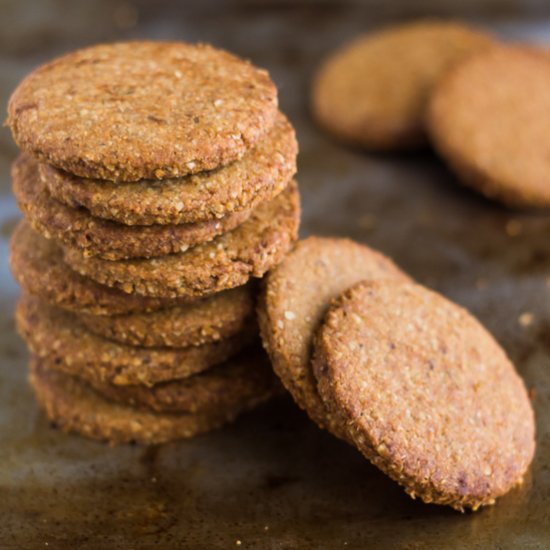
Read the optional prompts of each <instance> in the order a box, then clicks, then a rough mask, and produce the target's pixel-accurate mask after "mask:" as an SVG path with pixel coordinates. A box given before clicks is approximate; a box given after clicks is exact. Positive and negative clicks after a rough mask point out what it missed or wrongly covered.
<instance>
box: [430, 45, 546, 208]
mask: <svg viewBox="0 0 550 550" xmlns="http://www.w3.org/2000/svg"><path fill="white" fill-rule="evenodd" d="M549 110H550V58H549V57H548V56H547V55H540V54H537V53H536V52H534V51H533V50H532V49H531V48H526V47H506V46H502V47H499V48H494V49H492V50H490V51H487V52H483V53H479V54H477V55H475V56H472V57H471V58H470V59H468V60H467V61H466V62H464V63H462V64H460V65H459V66H457V67H456V68H455V69H454V70H452V71H451V72H450V73H449V74H448V75H447V76H446V77H445V78H443V80H442V81H441V82H440V83H439V85H438V86H437V87H436V89H435V91H434V95H433V97H432V100H431V103H430V109H429V117H428V122H429V129H430V134H431V137H432V140H433V143H434V146H435V147H436V149H437V150H438V151H439V153H440V154H441V155H442V156H443V157H444V158H445V159H446V160H447V161H448V162H449V164H450V165H451V166H452V167H453V168H455V169H456V171H457V173H458V174H459V175H460V176H462V178H461V179H462V180H463V182H464V183H466V184H469V185H471V186H472V187H474V188H476V189H478V190H479V191H481V192H483V193H484V194H485V195H487V196H488V197H491V198H496V199H499V200H502V201H503V202H505V203H507V204H510V205H512V206H527V207H546V208H547V207H549V206H550V152H549V146H548V143H550V129H549V128H548V125H547V124H546V116H547V114H548V112H549ZM464 136H468V139H464Z"/></svg>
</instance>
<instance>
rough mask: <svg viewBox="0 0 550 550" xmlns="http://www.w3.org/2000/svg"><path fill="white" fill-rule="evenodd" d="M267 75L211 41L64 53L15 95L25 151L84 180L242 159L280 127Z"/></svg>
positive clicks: (13, 106) (170, 172)
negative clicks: (275, 126) (271, 129)
mask: <svg viewBox="0 0 550 550" xmlns="http://www.w3.org/2000/svg"><path fill="white" fill-rule="evenodd" d="M276 111H277V91H276V88H275V85H274V84H273V82H272V81H271V79H270V78H269V75H268V74H267V72H266V71H264V70H261V69H258V68H256V67H254V66H253V65H251V64H250V63H248V62H247V61H244V60H242V59H239V58H238V57H236V56H234V55H231V54H229V53H227V52H225V51H222V50H218V49H216V48H213V47H212V46H209V45H206V44H196V45H195V44H186V43H178V42H148V41H144V42H122V43H114V44H101V45H97V46H93V47H90V48H85V49H82V50H78V51H75V52H73V53H70V54H68V55H65V56H63V57H60V58H58V59H56V60H54V61H52V62H50V63H47V64H46V65H43V66H42V67H39V68H38V69H36V70H35V71H33V72H32V73H31V74H29V75H28V76H27V77H26V78H25V79H24V80H23V81H22V82H21V84H20V85H19V86H18V87H17V89H16V90H15V91H14V93H13V94H12V96H11V98H10V101H9V104H8V125H9V126H10V128H11V130H12V133H13V135H14V138H15V141H16V142H17V144H18V145H19V147H20V148H21V149H23V150H24V151H26V152H29V153H32V154H33V155H35V156H37V157H38V158H40V159H41V160H43V161H44V162H47V163H49V164H53V165H54V166H57V167H59V168H63V169H65V170H67V171H68V172H71V173H73V174H78V175H79V176H83V177H90V178H100V179H107V180H112V181H134V180H139V179H141V178H153V179H164V178H168V177H179V176H183V175H185V174H189V173H195V172H199V171H202V170H210V169H213V168H216V167H218V166H220V165H223V164H227V163H228V162H232V161H234V160H237V159H239V158H241V157H242V156H243V155H244V153H245V152H246V150H248V149H249V148H250V147H251V146H252V145H254V144H255V143H256V142H257V141H258V140H259V139H260V138H261V137H262V136H263V134H264V133H265V132H266V131H267V130H268V129H269V127H270V126H271V125H272V123H273V120H274V118H275V114H276Z"/></svg>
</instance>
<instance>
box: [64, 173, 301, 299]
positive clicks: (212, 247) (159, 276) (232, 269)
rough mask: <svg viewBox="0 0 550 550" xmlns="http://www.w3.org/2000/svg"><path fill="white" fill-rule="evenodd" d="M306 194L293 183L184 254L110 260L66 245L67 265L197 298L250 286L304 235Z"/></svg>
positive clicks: (118, 284) (149, 291) (146, 292)
mask: <svg viewBox="0 0 550 550" xmlns="http://www.w3.org/2000/svg"><path fill="white" fill-rule="evenodd" d="M299 223H300V196H299V193H298V187H297V185H296V183H295V182H294V181H293V182H291V183H290V184H289V186H288V188H287V189H285V191H283V192H282V193H281V194H280V195H278V196H277V197H275V198H274V199H273V200H271V201H270V202H267V203H264V204H261V205H260V206H258V208H256V210H254V211H253V213H252V214H251V216H250V218H249V219H248V220H247V221H246V222H244V223H243V224H241V225H239V227H237V228H236V229H234V230H233V231H230V232H228V233H225V234H224V235H220V236H219V237H216V238H215V239H214V240H213V241H211V242H209V243H205V244H201V245H198V246H195V247H194V248H191V249H190V250H188V251H187V252H183V253H181V254H172V255H169V256H161V257H160V258H152V259H144V260H139V259H137V260H120V261H116V262H110V261H108V260H101V259H99V258H86V257H85V256H84V255H83V254H82V253H81V252H80V250H78V249H76V248H70V247H66V246H65V247H64V248H63V250H64V259H65V261H66V262H67V263H68V264H69V265H70V266H71V267H72V268H73V269H75V270H76V271H78V272H79V273H80V274H81V275H84V276H86V277H90V278H92V279H94V280H96V281H97V282H99V283H102V284H105V285H108V286H111V287H115V288H120V289H122V290H123V291H124V292H128V293H136V294H140V295H143V296H153V297H163V298H170V297H177V296H185V297H188V298H193V297H195V298H197V297H203V296H209V295H211V294H214V293H216V292H220V291H222V290H226V289H229V288H234V287H236V286H240V285H243V284H245V283H246V282H247V281H248V280H249V279H250V278H251V277H262V276H263V274H264V273H265V272H266V271H267V270H269V269H271V268H272V267H274V266H275V265H277V264H278V263H279V262H280V261H281V259H282V258H283V256H284V255H285V254H286V252H287V251H288V249H289V248H290V246H291V245H292V243H293V242H294V241H295V240H296V238H297V235H298V226H299Z"/></svg>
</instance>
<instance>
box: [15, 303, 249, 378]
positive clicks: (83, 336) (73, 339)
mask: <svg viewBox="0 0 550 550" xmlns="http://www.w3.org/2000/svg"><path fill="white" fill-rule="evenodd" d="M16 321H17V328H18V330H19V333H20V334H21V336H22V337H23V338H24V339H25V341H26V342H27V344H28V346H29V348H30V349H31V351H32V353H34V354H35V355H37V356H38V357H45V358H47V359H48V361H52V362H54V363H56V364H57V365H59V366H60V368H61V367H64V368H65V369H66V372H67V373H68V374H71V375H73V376H79V377H80V378H83V379H85V380H93V381H98V382H109V383H112V384H117V385H122V386H124V385H131V384H143V385H146V386H150V385H153V384H158V383H160V382H164V381H166V380H172V379H176V378H185V377H187V376H191V375H192V374H196V373H198V372H202V371H204V370H206V369H208V368H209V367H212V366H214V365H217V364H220V363H222V362H223V361H225V360H226V359H228V358H229V357H231V356H232V355H234V354H235V353H236V352H237V351H239V350H240V349H241V348H242V347H244V346H245V345H246V344H247V343H248V341H249V340H250V338H251V337H252V334H251V332H253V331H252V330H251V331H249V332H248V334H245V333H243V334H239V335H237V336H234V337H233V338H226V339H225V340H222V341H220V342H216V343H211V344H205V345H202V346H189V347H187V348H177V349H175V348H140V347H135V346H126V345H124V344H118V343H116V342H111V341H109V340H107V339H105V338H101V337H99V336H96V335H94V334H92V333H91V332H89V331H88V330H86V329H85V328H84V327H83V326H82V325H81V324H80V323H79V322H78V319H77V317H76V316H75V315H72V314H70V313H68V312H65V311H63V310H60V309H57V308H54V307H52V306H49V305H47V304H45V303H44V302H41V301H40V300H39V299H38V298H35V297H32V296H26V295H23V296H22V297H21V299H20V301H19V303H18V305H17V309H16Z"/></svg>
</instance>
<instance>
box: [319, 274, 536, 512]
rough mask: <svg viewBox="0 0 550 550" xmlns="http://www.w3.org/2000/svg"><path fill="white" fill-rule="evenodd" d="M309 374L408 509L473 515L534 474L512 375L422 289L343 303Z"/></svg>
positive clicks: (391, 287) (443, 303) (482, 340)
mask: <svg viewBox="0 0 550 550" xmlns="http://www.w3.org/2000/svg"><path fill="white" fill-rule="evenodd" d="M313 371H314V373H315V376H316V378H317V380H318V389H319V393H320V395H321V397H322V399H323V402H324V403H325V404H326V405H327V407H328V408H329V409H330V410H331V412H332V413H333V414H334V415H335V416H337V417H338V418H339V419H340V421H341V422H343V423H345V426H346V428H347V432H348V433H349V435H350V437H351V439H352V440H353V441H354V442H355V445H356V446H357V448H358V449H359V450H360V451H361V452H362V453H363V454H364V455H365V456H366V457H367V458H368V459H369V460H370V461H371V462H372V463H373V464H374V465H376V466H377V467H378V468H380V469H381V470H382V471H383V472H385V473H386V474H388V475H389V476H390V477H391V478H392V479H394V480H395V481H397V482H398V483H399V484H401V485H402V486H403V487H404V488H405V490H406V491H407V493H409V495H411V496H412V497H413V498H414V497H420V498H421V499H422V500H423V501H425V502H433V503H436V504H446V505H449V506H452V507H453V508H456V509H458V510H463V509H464V508H472V509H474V510H475V509H477V508H478V507H479V506H483V505H487V504H492V503H493V502H494V500H495V498H497V497H499V496H501V495H503V494H504V493H506V492H507V491H508V490H510V489H511V488H512V487H514V486H515V485H517V484H519V483H521V481H522V478H523V475H524V474H525V472H526V470H527V468H528V466H529V464H530V463H531V460H532V458H533V454H534V450H535V439H534V430H535V427H534V417H533V410H532V408H531V403H530V401H529V397H528V395H527V391H526V389H525V386H524V384H523V382H522V380H521V378H520V377H519V376H518V375H517V373H516V371H515V369H514V367H513V365H512V364H511V363H510V361H509V360H508V358H507V357H506V354H505V353H504V351H503V350H502V349H501V348H500V346H499V345H498V344H497V343H496V342H495V340H494V339H493V337H492V336H491V335H490V334H489V333H488V332H487V331H486V330H485V328H484V327H483V326H482V325H481V324H480V323H479V322H478V321H477V320H476V319H475V318H474V317H472V316H471V315H470V314H469V313H468V312H466V311H465V310H463V309H462V308H460V307H459V306H457V305H455V304H453V303H451V302H450V301H448V300H446V299H445V298H443V297H442V296H441V295H439V294H436V293H435V292H432V291H430V290H428V289H426V288H424V287H422V286H420V285H416V284H412V283H409V284H399V283H396V282H395V281H377V282H372V281H371V282H362V283H359V284H358V285H356V286H355V287H353V288H352V289H350V290H348V291H347V292H345V293H344V294H343V295H342V296H341V297H340V298H339V299H338V300H336V301H335V302H333V304H332V306H331V307H330V309H329V311H328V313H327V315H326V317H325V321H324V323H323V325H322V326H321V328H320V330H319V333H318V335H317V337H316V340H315V353H314V359H313Z"/></svg>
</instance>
